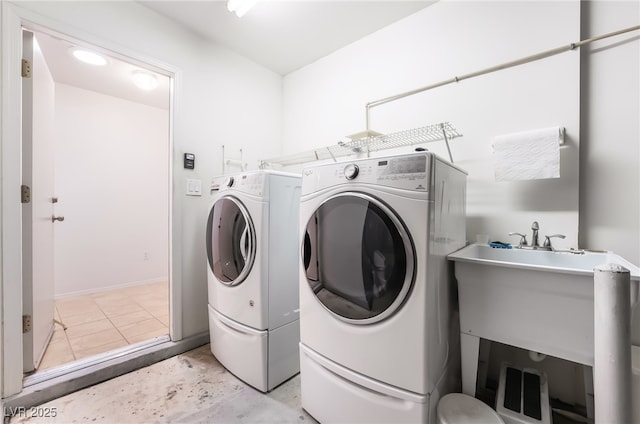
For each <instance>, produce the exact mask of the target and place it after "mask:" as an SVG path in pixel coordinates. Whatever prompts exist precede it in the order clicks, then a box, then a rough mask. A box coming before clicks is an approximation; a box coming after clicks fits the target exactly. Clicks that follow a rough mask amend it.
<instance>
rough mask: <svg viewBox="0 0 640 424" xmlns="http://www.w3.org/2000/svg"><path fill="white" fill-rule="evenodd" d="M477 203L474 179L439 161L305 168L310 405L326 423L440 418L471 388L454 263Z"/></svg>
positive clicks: (303, 271)
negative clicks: (450, 398) (439, 410)
mask: <svg viewBox="0 0 640 424" xmlns="http://www.w3.org/2000/svg"><path fill="white" fill-rule="evenodd" d="M465 199H466V173H465V172H464V171H462V170H460V169H458V168H456V167H454V166H453V165H451V164H449V163H447V162H445V161H443V160H441V159H440V158H438V157H437V156H435V155H433V154H431V153H424V152H421V153H414V154H409V155H403V156H390V157H382V158H375V159H360V160H357V161H351V162H342V163H334V164H327V165H319V166H314V167H308V168H305V169H304V170H303V180H302V196H301V206H300V230H299V231H300V235H301V241H302V244H303V249H302V250H303V251H302V266H301V267H300V372H301V390H302V406H303V408H304V409H306V410H307V411H308V412H309V413H310V414H311V415H312V416H313V417H315V418H316V419H317V420H319V421H320V422H361V423H365V422H366V423H371V422H394V423H398V422H435V412H436V409H435V405H436V404H437V402H438V399H439V397H440V396H441V395H442V394H446V393H448V392H449V391H452V390H454V389H456V388H458V387H459V384H460V383H459V377H458V378H456V376H455V374H456V371H457V373H458V375H459V367H460V364H459V360H458V361H457V362H456V361H455V360H454V357H455V356H456V355H455V354H454V352H455V351H456V346H457V340H458V335H457V334H456V331H457V330H456V329H455V328H454V327H455V324H456V322H457V315H456V308H455V306H454V305H455V300H454V298H455V296H454V295H452V290H454V287H455V285H454V284H453V283H452V281H450V278H449V277H450V274H449V268H448V264H447V260H446V255H447V254H448V253H450V252H452V251H455V250H457V249H459V248H461V247H463V246H464V245H465V243H466V241H465V238H466V234H465V229H466V225H465V219H466V217H465V212H466V207H465V204H466V200H465ZM456 386H458V387H456Z"/></svg>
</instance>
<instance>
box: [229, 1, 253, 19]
mask: <svg viewBox="0 0 640 424" xmlns="http://www.w3.org/2000/svg"><path fill="white" fill-rule="evenodd" d="M256 3H258V0H227V9H229V12H234V13H235V14H236V16H237V17H238V18H240V17H242V16H243V15H244V14H245V13H247V12H248V11H249V9H251V8H252V7H253V6H254V5H255V4H256Z"/></svg>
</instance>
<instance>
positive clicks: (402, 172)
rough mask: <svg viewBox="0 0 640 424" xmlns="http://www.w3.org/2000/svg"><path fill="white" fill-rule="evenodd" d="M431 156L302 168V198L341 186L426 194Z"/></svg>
mask: <svg viewBox="0 0 640 424" xmlns="http://www.w3.org/2000/svg"><path fill="white" fill-rule="evenodd" d="M431 163H432V154H431V153H422V152H421V153H414V154H409V155H402V156H387V157H381V158H369V159H357V160H353V161H345V162H340V163H331V164H325V165H318V166H314V167H309V168H305V169H304V170H303V171H302V178H303V189H302V190H303V194H305V193H311V192H314V191H317V190H320V189H323V188H326V187H330V186H336V185H340V184H355V183H360V184H375V185H383V186H387V187H395V188H401V189H406V190H415V191H424V192H427V191H428V190H429V175H430V169H431V166H432V165H431Z"/></svg>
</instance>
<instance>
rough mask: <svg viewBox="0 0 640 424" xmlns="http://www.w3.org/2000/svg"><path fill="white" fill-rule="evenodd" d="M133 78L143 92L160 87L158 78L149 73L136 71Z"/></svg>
mask: <svg viewBox="0 0 640 424" xmlns="http://www.w3.org/2000/svg"><path fill="white" fill-rule="evenodd" d="M131 78H132V79H133V83H134V84H135V85H136V87H138V88H139V89H141V90H154V89H155V88H156V87H157V86H158V78H156V76H155V75H154V74H152V73H149V72H145V71H135V72H134V73H133V75H132V77H131Z"/></svg>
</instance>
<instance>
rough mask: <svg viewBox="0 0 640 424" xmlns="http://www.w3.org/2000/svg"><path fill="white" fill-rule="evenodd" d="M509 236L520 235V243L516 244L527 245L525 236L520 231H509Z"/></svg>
mask: <svg viewBox="0 0 640 424" xmlns="http://www.w3.org/2000/svg"><path fill="white" fill-rule="evenodd" d="M509 235H510V236H520V244H518V246H526V245H527V236H526V235H524V234H522V233H516V232H513V231H512V232H510V233H509Z"/></svg>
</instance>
